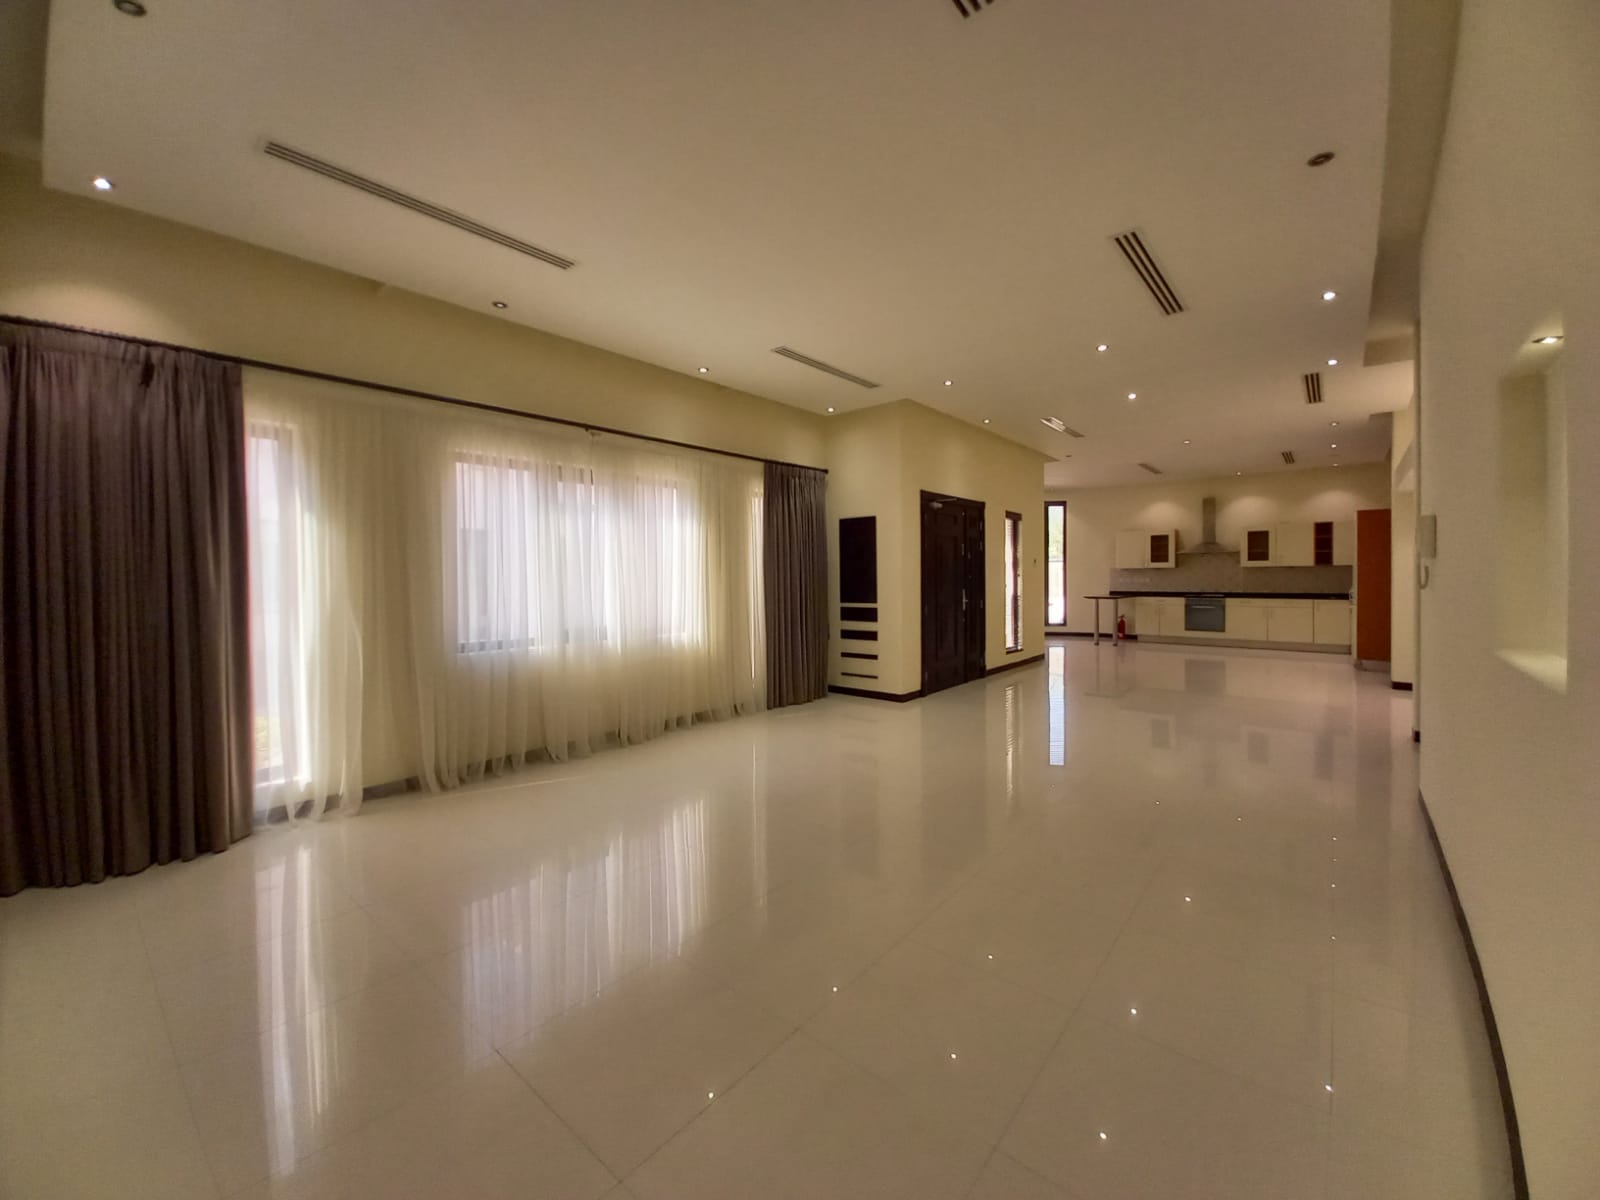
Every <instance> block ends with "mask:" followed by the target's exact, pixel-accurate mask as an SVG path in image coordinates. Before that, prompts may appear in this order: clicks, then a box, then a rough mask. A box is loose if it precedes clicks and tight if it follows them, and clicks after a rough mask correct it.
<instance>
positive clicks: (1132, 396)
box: [1128, 392, 1139, 400]
mask: <svg viewBox="0 0 1600 1200" xmlns="http://www.w3.org/2000/svg"><path fill="white" fill-rule="evenodd" d="M1138 398H1139V393H1138V392H1129V393H1128V399H1129V400H1137V399H1138Z"/></svg>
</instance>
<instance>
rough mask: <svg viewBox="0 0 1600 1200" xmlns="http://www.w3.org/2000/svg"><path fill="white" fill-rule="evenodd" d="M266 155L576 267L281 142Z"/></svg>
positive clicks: (532, 255)
mask: <svg viewBox="0 0 1600 1200" xmlns="http://www.w3.org/2000/svg"><path fill="white" fill-rule="evenodd" d="M265 149H266V153H267V154H268V155H270V156H271V157H273V158H278V159H282V160H283V161H284V162H286V163H292V164H293V165H294V166H297V167H301V168H303V169H305V170H307V171H313V172H315V173H316V174H318V175H321V176H323V177H324V178H326V179H331V180H333V181H334V182H335V183H342V184H344V185H346V186H347V187H353V188H357V189H359V190H360V191H363V192H366V193H367V194H368V195H369V196H376V197H377V198H378V199H380V200H387V201H388V202H389V203H390V204H398V205H399V206H400V207H401V208H409V209H410V210H411V211H412V212H414V213H419V214H421V215H422V216H424V217H428V218H430V219H432V220H435V221H442V222H443V223H444V224H446V225H453V226H455V228H457V229H459V230H461V231H462V232H463V233H470V234H472V235H473V236H474V237H481V238H483V239H484V240H485V241H489V242H494V243H495V244H496V245H499V246H504V247H505V248H506V249H507V250H515V251H516V252H517V253H518V254H526V255H527V256H528V257H529V258H537V259H538V260H539V261H540V262H543V263H549V264H550V265H551V266H552V267H560V268H561V269H562V270H563V271H567V270H570V269H571V268H573V267H575V266H577V263H575V262H574V261H573V260H572V259H570V258H568V257H566V256H565V255H563V254H557V253H556V252H555V251H554V250H546V249H544V248H543V247H542V246H535V245H533V243H531V242H525V241H523V240H522V239H521V238H517V237H512V236H511V235H510V234H509V233H501V232H500V230H498V229H491V228H490V227H489V226H487V225H485V224H483V223H482V222H481V221H474V220H473V219H472V218H471V217H466V216H462V215H461V214H460V213H458V212H452V211H451V210H450V209H448V208H442V207H440V206H439V205H437V204H431V203H429V202H428V201H426V200H422V199H419V198H418V197H416V196H409V195H407V194H406V193H405V192H402V191H399V190H397V189H395V188H392V187H390V186H389V185H388V184H385V183H379V182H378V181H377V180H375V179H368V178H367V177H366V176H365V175H357V174H356V173H355V172H354V171H347V170H345V169H344V168H343V167H339V166H335V165H334V164H333V163H330V162H324V161H323V160H322V159H320V158H315V157H313V156H312V155H310V154H307V153H305V152H304V151H303V150H296V149H295V148H294V147H292V146H285V145H283V144H282V143H281V142H268V143H267V144H266V147H265Z"/></svg>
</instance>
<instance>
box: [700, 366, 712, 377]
mask: <svg viewBox="0 0 1600 1200" xmlns="http://www.w3.org/2000/svg"><path fill="white" fill-rule="evenodd" d="M699 371H700V374H702V375H709V374H711V368H710V367H700V368H699Z"/></svg>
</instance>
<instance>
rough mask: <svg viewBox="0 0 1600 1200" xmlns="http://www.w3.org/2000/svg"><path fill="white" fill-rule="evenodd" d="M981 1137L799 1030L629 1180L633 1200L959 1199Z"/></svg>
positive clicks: (977, 1165) (981, 1151) (977, 1158)
mask: <svg viewBox="0 0 1600 1200" xmlns="http://www.w3.org/2000/svg"><path fill="white" fill-rule="evenodd" d="M987 1155H988V1145H987V1143H985V1142H983V1141H980V1140H976V1139H965V1138H963V1137H961V1136H960V1135H959V1134H955V1133H953V1132H952V1131H950V1130H948V1129H946V1128H944V1127H943V1126H941V1125H937V1124H934V1123H930V1122H928V1121H925V1120H924V1119H923V1118H922V1117H921V1116H920V1115H919V1114H917V1113H916V1112H915V1110H913V1109H912V1108H911V1107H910V1106H909V1105H907V1104H905V1103H904V1101H903V1099H902V1098H901V1097H900V1095H899V1093H897V1092H896V1091H895V1090H894V1089H893V1088H891V1087H890V1086H889V1085H888V1084H886V1083H883V1082H882V1081H881V1080H879V1079H877V1078H876V1077H874V1076H872V1075H870V1074H868V1073H867V1072H866V1071H864V1070H862V1069H861V1068H859V1067H855V1066H852V1065H851V1064H850V1063H848V1062H846V1061H845V1060H844V1059H842V1058H840V1057H839V1056H838V1055H836V1054H834V1053H833V1052H832V1051H831V1050H829V1049H827V1048H826V1047H825V1046H823V1045H822V1044H821V1043H819V1042H817V1041H815V1040H813V1039H811V1038H809V1037H808V1036H807V1035H805V1034H804V1033H797V1034H795V1035H794V1036H793V1037H791V1038H790V1039H789V1040H788V1041H786V1042H785V1043H784V1044H783V1046H782V1047H781V1048H780V1049H779V1050H778V1051H777V1052H776V1053H774V1054H773V1055H772V1056H771V1057H769V1058H768V1059H767V1060H766V1061H765V1062H763V1063H762V1064H761V1065H760V1066H759V1067H757V1068H756V1069H755V1070H754V1071H752V1072H751V1073H750V1074H749V1075H747V1076H745V1078H744V1079H742V1080H740V1081H739V1083H737V1084H736V1085H735V1086H734V1087H733V1089H732V1090H731V1091H729V1092H728V1093H727V1094H726V1095H725V1096H720V1097H718V1098H717V1099H716V1100H715V1101H713V1102H712V1103H711V1105H710V1106H709V1107H708V1108H707V1109H706V1111H705V1112H704V1113H703V1114H701V1116H700V1117H699V1118H698V1119H697V1120H696V1121H694V1122H693V1123H692V1124H691V1125H690V1126H689V1127H688V1128H687V1129H685V1130H684V1131H683V1132H682V1133H680V1134H678V1136H677V1137H675V1138H673V1140H672V1141H670V1142H669V1143H667V1145H666V1146H664V1147H663V1148H662V1149H661V1150H659V1151H658V1152H657V1153H656V1154H655V1155H654V1156H652V1157H651V1158H650V1159H649V1160H648V1161H647V1162H646V1163H645V1164H644V1166H642V1167H640V1168H639V1170H638V1171H636V1172H635V1173H634V1174H633V1175H631V1176H630V1177H629V1178H628V1179H627V1181H626V1182H627V1184H628V1186H629V1188H631V1189H632V1190H633V1192H634V1193H635V1195H637V1196H638V1197H639V1200H669V1198H670V1200H679V1198H687V1197H698V1198H699V1200H718V1198H719V1197H726V1198H728V1200H734V1198H735V1197H737V1198H740V1200H743V1198H744V1197H747V1196H749V1195H751V1194H752V1192H753V1191H754V1192H758V1193H759V1194H761V1195H763V1196H766V1197H772V1198H773V1200H788V1198H798V1197H823V1196H873V1197H883V1198H884V1200H891V1198H893V1200H899V1198H904V1200H912V1198H917V1200H941V1198H944V1197H952V1198H953V1197H960V1196H964V1195H965V1194H966V1193H967V1191H968V1190H969V1189H970V1188H971V1186H972V1183H973V1181H974V1180H975V1179H976V1177H977V1175H978V1172H979V1170H981V1169H982V1166H983V1163H984V1160H985V1159H986V1157H987Z"/></svg>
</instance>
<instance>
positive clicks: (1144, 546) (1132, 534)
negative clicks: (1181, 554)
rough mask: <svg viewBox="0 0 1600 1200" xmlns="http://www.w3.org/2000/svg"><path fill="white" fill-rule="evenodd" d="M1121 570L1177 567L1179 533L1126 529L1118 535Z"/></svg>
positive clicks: (1118, 563) (1169, 530)
mask: <svg viewBox="0 0 1600 1200" xmlns="http://www.w3.org/2000/svg"><path fill="white" fill-rule="evenodd" d="M1113 561H1114V562H1115V564H1116V565H1117V566H1118V567H1120V568H1124V569H1127V568H1141V567H1175V566H1177V565H1178V531H1177V530H1175V529H1159V530H1148V529H1124V530H1123V531H1122V532H1121V533H1119V534H1117V541H1116V555H1115V558H1114V559H1113Z"/></svg>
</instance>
